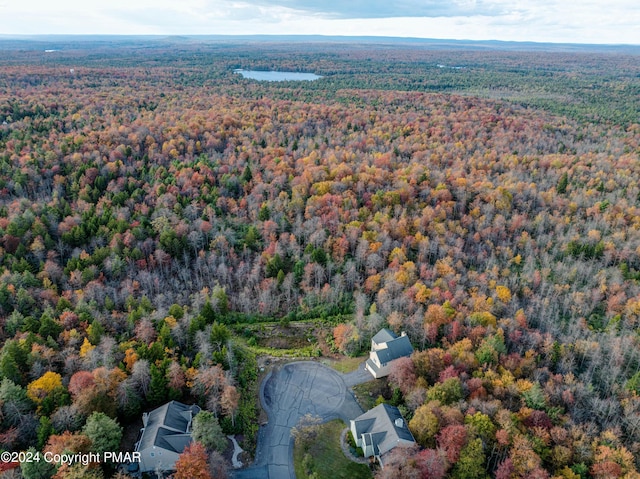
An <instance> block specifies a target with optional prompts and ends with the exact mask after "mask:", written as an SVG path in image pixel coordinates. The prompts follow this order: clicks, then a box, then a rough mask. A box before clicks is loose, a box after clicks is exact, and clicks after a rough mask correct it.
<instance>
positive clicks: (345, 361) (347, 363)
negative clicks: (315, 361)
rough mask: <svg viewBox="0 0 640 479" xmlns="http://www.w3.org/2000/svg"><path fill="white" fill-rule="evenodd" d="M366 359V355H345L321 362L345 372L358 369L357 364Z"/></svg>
mask: <svg viewBox="0 0 640 479" xmlns="http://www.w3.org/2000/svg"><path fill="white" fill-rule="evenodd" d="M366 359H367V356H358V357H357V358H349V357H345V358H342V359H339V360H337V361H323V363H324V364H326V365H327V366H329V367H331V368H333V369H335V370H336V371H338V372H339V373H342V374H346V373H350V372H352V371H355V370H356V369H358V366H360V364H362V362H363V361H364V360H366Z"/></svg>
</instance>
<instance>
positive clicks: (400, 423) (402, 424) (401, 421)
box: [394, 417, 404, 427]
mask: <svg viewBox="0 0 640 479" xmlns="http://www.w3.org/2000/svg"><path fill="white" fill-rule="evenodd" d="M394 423H395V425H396V427H404V421H403V420H402V418H401V417H399V418H398V419H396V420H395V421H394Z"/></svg>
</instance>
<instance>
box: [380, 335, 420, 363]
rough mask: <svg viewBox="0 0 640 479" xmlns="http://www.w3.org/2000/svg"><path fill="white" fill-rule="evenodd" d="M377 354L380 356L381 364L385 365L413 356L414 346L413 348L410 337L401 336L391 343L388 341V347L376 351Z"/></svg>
mask: <svg viewBox="0 0 640 479" xmlns="http://www.w3.org/2000/svg"><path fill="white" fill-rule="evenodd" d="M376 353H377V354H378V358H379V359H380V363H381V364H385V363H388V362H389V361H393V360H394V359H398V358H401V357H403V356H411V353H413V346H411V341H409V337H408V336H400V337H398V338H395V339H392V340H391V341H387V347H386V348H385V349H380V350H378V351H376Z"/></svg>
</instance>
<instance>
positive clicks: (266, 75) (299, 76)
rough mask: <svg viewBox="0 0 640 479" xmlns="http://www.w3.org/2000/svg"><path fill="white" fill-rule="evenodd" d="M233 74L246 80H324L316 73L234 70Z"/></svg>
mask: <svg viewBox="0 0 640 479" xmlns="http://www.w3.org/2000/svg"><path fill="white" fill-rule="evenodd" d="M233 73H240V75H242V76H243V77H244V78H250V79H251V80H261V81H313V80H317V79H318V78H322V77H321V76H320V75H316V74H315V73H300V72H277V71H274V72H265V71H257V70H243V69H241V68H239V69H237V70H233Z"/></svg>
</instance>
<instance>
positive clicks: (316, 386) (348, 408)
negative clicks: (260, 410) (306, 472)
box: [234, 361, 372, 479]
mask: <svg viewBox="0 0 640 479" xmlns="http://www.w3.org/2000/svg"><path fill="white" fill-rule="evenodd" d="M363 372H364V371H362V372H360V373H358V372H356V373H355V376H356V379H354V374H353V373H352V374H351V375H348V376H344V375H342V374H340V373H338V372H336V371H334V370H333V369H331V368H329V367H327V366H324V365H322V364H320V363H314V362H306V361H305V362H296V363H289V364H286V365H284V366H282V367H281V368H280V369H278V370H274V371H273V372H272V373H271V374H270V375H269V376H268V377H267V378H266V379H265V380H264V381H263V383H262V387H261V391H260V396H261V397H260V399H261V401H262V405H263V407H264V408H265V410H266V412H267V415H268V417H269V420H268V423H267V424H266V425H265V426H263V427H261V428H260V432H259V436H258V447H257V450H256V460H255V462H254V466H252V467H250V468H248V469H245V470H243V471H237V472H236V473H235V474H234V477H236V478H244V477H247V478H248V477H251V478H265V479H266V478H268V479H294V478H295V473H294V470H293V439H292V436H291V428H292V427H294V426H296V424H298V422H299V420H300V418H301V417H303V416H304V415H305V414H312V415H314V416H318V417H320V418H321V419H322V422H325V421H328V420H330V419H335V418H340V419H342V420H343V421H345V422H346V423H348V422H349V420H350V419H353V418H355V417H357V416H359V415H360V414H362V409H361V408H360V406H359V405H358V403H357V402H356V400H355V398H354V397H353V394H352V393H351V392H350V391H349V390H348V389H347V384H346V383H345V379H346V380H347V381H346V382H347V383H349V385H350V386H351V385H353V384H354V383H358V382H364V381H366V380H371V379H372V378H371V376H370V375H368V373H366V374H363Z"/></svg>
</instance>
